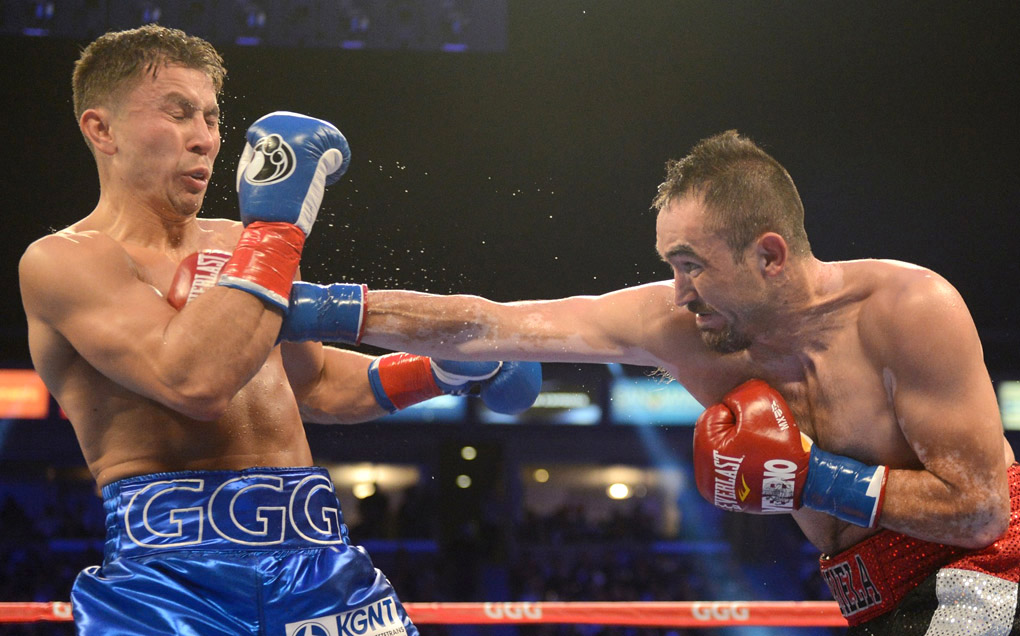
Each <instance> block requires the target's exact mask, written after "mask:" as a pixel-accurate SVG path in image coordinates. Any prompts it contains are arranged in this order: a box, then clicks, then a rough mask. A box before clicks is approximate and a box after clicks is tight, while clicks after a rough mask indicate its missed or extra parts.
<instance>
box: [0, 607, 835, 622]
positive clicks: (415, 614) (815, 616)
mask: <svg viewBox="0 0 1020 636" xmlns="http://www.w3.org/2000/svg"><path fill="white" fill-rule="evenodd" d="M403 605H404V609H406V610H407V614H408V616H409V617H410V618H411V620H412V621H414V622H415V623H417V624H420V625H429V624H433V625H435V624H439V625H491V624H500V623H502V624H515V623H516V624H523V623H574V624H588V625H628V626H634V627H723V626H739V625H755V626H776V627H846V626H847V622H846V619H844V618H843V615H842V614H840V612H839V606H838V605H837V604H836V603H834V602H832V601H678V602H667V601H662V602H628V603H623V602H605V603H601V602H536V603H404V604H403ZM70 620H73V619H72V616H71V604H70V603H66V602H51V603H0V623H33V622H36V621H70Z"/></svg>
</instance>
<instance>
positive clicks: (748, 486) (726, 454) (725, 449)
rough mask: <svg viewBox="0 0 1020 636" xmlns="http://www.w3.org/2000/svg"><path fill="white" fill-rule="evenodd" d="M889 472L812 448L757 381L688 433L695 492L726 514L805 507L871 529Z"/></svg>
mask: <svg viewBox="0 0 1020 636" xmlns="http://www.w3.org/2000/svg"><path fill="white" fill-rule="evenodd" d="M887 472H888V471H887V470H886V467H885V466H867V465H865V464H863V463H861V462H859V461H857V460H855V459H851V458H849V457H843V456H841V455H836V454H833V453H828V452H826V451H823V450H821V449H819V448H818V447H817V446H815V445H814V444H812V442H811V440H810V439H809V438H808V437H807V436H806V435H804V434H803V433H801V432H800V429H799V428H798V427H797V423H796V422H795V421H794V418H793V414H792V413H791V412H790V407H789V406H788V405H787V404H786V400H784V399H783V396H782V395H780V394H779V392H778V391H776V390H775V389H773V388H772V387H770V386H769V385H768V384H766V383H765V382H762V381H761V380H749V381H748V382H745V383H744V384H741V385H740V386H738V387H737V388H735V389H733V390H732V391H730V392H729V393H727V394H726V395H725V396H724V397H723V399H722V402H720V403H719V404H713V405H712V406H710V407H708V408H707V409H706V410H705V412H704V413H702V414H701V417H699V418H698V422H697V424H696V425H695V429H694V474H695V480H696V481H697V484H698V490H699V491H700V492H701V495H702V496H703V497H704V498H705V499H707V500H708V501H710V502H712V503H713V504H715V505H716V506H717V507H719V508H723V509H726V510H734V511H737V512H750V513H757V514H777V513H788V512H792V511H793V510H796V509H798V508H800V507H801V506H804V507H807V508H811V509H813V510H818V511H821V512H825V513H828V514H830V515H832V516H834V517H837V518H839V519H842V520H843V521H847V522H849V523H853V524H856V525H859V526H867V527H875V526H877V524H878V518H879V516H880V514H881V512H882V500H883V495H884V493H885V481H886V476H887Z"/></svg>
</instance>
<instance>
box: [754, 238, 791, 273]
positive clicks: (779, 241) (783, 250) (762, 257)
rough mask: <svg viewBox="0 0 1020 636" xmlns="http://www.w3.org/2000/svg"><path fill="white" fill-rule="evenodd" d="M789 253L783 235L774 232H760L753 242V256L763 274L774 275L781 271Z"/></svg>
mask: <svg viewBox="0 0 1020 636" xmlns="http://www.w3.org/2000/svg"><path fill="white" fill-rule="evenodd" d="M789 254H790V247H789V246H788V245H787V244H786V241H785V240H784V239H783V237H782V236H780V235H778V234H776V233H775V232H766V233H764V234H762V235H761V236H759V237H758V241H757V242H756V244H755V257H756V258H757V264H758V267H759V269H760V271H761V272H762V274H763V275H764V276H774V275H776V274H778V273H779V272H781V271H783V268H784V267H786V259H787V257H788V256H789Z"/></svg>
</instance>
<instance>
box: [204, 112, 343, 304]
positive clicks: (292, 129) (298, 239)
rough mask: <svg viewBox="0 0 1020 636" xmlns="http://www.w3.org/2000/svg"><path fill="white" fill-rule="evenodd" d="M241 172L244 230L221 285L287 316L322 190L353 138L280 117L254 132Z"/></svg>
mask: <svg viewBox="0 0 1020 636" xmlns="http://www.w3.org/2000/svg"><path fill="white" fill-rule="evenodd" d="M246 139H247V144H246V145H245V148H244V153H243V154H242V155H241V161H240V163H239V164H238V166H237V194H238V199H239V200H240V204H241V221H242V222H243V223H244V230H243V231H242V232H241V238H240V239H239V240H238V242H237V247H235V248H234V253H233V256H232V257H231V258H230V260H229V261H228V262H227V264H226V265H225V266H224V267H223V272H222V274H221V276H220V280H219V283H218V284H220V285H224V286H226V287H233V288H235V289H241V290H243V291H246V292H248V293H250V294H252V295H254V296H256V297H258V298H259V299H261V300H263V301H264V302H266V303H267V304H269V305H270V306H272V307H275V308H276V309H278V310H280V311H281V312H282V313H283V314H286V313H287V312H288V310H289V308H290V302H289V301H290V289H291V284H292V283H293V282H294V276H295V274H296V273H297V268H298V263H299V262H300V260H301V250H302V248H303V247H304V243H305V238H306V237H307V236H308V233H309V232H311V231H312V224H313V223H315V218H316V217H317V216H318V214H319V204H321V203H322V195H323V190H324V189H325V187H326V185H327V184H328V183H333V182H334V181H336V180H337V179H339V178H340V176H341V175H343V173H344V172H346V170H347V166H348V165H349V163H350V158H351V151H350V148H348V146H347V140H346V139H344V136H343V135H341V134H340V131H339V130H337V129H336V127H335V126H333V124H330V123H329V122H326V121H322V120H321V119H315V118H312V117H307V116H305V115H298V114H296V113H286V112H276V113H270V114H269V115H266V116H265V117H262V118H261V119H259V120H258V121H256V122H255V123H254V124H252V125H251V126H250V127H249V128H248V132H247V135H246Z"/></svg>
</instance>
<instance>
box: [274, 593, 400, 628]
mask: <svg viewBox="0 0 1020 636" xmlns="http://www.w3.org/2000/svg"><path fill="white" fill-rule="evenodd" d="M285 629H286V630H287V636H407V629H406V628H405V627H404V621H403V619H402V618H401V617H400V613H399V612H398V611H397V604H396V601H394V599H393V598H392V597H390V598H384V599H382V600H379V601H376V602H375V603H372V604H371V605H366V606H364V607H359V608H357V609H352V610H350V611H347V612H341V613H340V614H333V615H331V616H320V617H318V618H309V619H305V620H300V621H297V622H294V623H288V624H287V625H286V626H285Z"/></svg>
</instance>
